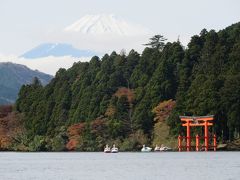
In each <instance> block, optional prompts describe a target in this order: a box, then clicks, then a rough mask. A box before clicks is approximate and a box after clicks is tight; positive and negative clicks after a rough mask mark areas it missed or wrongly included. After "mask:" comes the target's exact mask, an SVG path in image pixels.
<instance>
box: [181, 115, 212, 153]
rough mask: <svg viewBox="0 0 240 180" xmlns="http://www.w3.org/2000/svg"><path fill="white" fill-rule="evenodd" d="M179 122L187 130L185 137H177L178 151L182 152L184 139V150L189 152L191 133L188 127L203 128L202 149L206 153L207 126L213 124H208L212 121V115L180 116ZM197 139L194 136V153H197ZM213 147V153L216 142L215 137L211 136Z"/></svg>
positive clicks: (197, 137)
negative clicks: (184, 140)
mask: <svg viewBox="0 0 240 180" xmlns="http://www.w3.org/2000/svg"><path fill="white" fill-rule="evenodd" d="M180 119H181V121H182V122H183V123H184V124H182V126H185V127H186V128H187V136H186V137H182V136H180V135H179V136H178V150H179V151H182V148H183V146H182V139H184V138H186V150H187V151H190V150H191V132H190V127H191V126H204V142H205V143H204V147H205V151H208V149H209V134H208V126H212V125H213V123H212V122H209V121H212V120H213V115H211V116H180ZM199 139H200V137H199V136H198V135H196V151H199V150H200V149H199V147H200V144H199ZM213 144H214V145H213V146H211V147H213V148H214V151H216V147H217V141H216V135H215V134H214V136H213Z"/></svg>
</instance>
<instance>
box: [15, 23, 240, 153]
mask: <svg viewBox="0 0 240 180" xmlns="http://www.w3.org/2000/svg"><path fill="white" fill-rule="evenodd" d="M147 45H148V47H146V48H145V50H144V51H143V52H142V54H141V55H140V54H139V53H137V52H136V51H134V50H132V51H130V52H129V54H127V55H126V54H125V53H124V52H122V53H120V54H117V53H116V52H112V53H111V54H110V55H108V54H106V55H105V56H103V57H102V58H101V59H99V57H93V58H92V59H91V61H90V62H78V63H75V64H74V65H73V66H72V67H71V68H70V69H68V70H65V69H60V70H59V71H58V72H57V74H56V77H55V78H54V79H53V80H52V81H51V83H50V84H48V85H47V86H45V87H43V86H42V85H41V83H40V82H39V81H37V80H36V81H35V82H34V83H33V84H31V85H24V86H22V88H21V90H20V92H19V98H18V100H17V102H16V110H17V111H18V112H20V113H21V114H22V115H23V121H24V127H25V129H26V130H25V134H24V135H23V134H21V137H23V138H22V141H24V144H25V145H26V148H27V149H28V150H66V149H68V150H84V151H95V150H102V148H103V146H104V145H105V144H106V143H110V144H112V143H113V142H115V143H117V144H118V145H119V146H120V147H121V149H122V150H132V149H138V148H139V147H141V145H142V144H143V143H152V141H153V139H154V134H155V131H156V130H157V129H158V128H155V127H156V124H157V123H158V121H160V120H161V121H165V122H167V124H168V126H169V129H170V135H169V136H177V135H178V134H179V133H180V132H181V131H182V129H181V127H180V120H179V118H178V116H179V115H208V114H213V115H215V126H214V128H213V131H215V132H216V133H217V136H218V137H219V139H218V140H219V141H222V140H229V139H230V140H231V139H233V138H234V137H236V136H239V131H240V23H237V24H234V25H232V26H230V27H228V28H226V29H224V30H221V31H219V32H215V31H214V30H211V31H207V30H206V29H203V30H202V31H201V33H200V34H199V35H195V36H193V37H192V38H191V41H190V42H189V44H188V47H186V48H184V47H183V46H182V45H181V43H180V42H172V43H171V42H165V41H164V38H163V37H161V36H155V37H153V38H152V39H151V41H150V43H148V44H147ZM171 99H172V100H171ZM167 100H170V101H167ZM166 102H167V103H169V105H166ZM162 103H165V105H164V106H163V105H162ZM157 107H164V108H163V110H161V109H160V110H156V108H157ZM169 109H170V110H169ZM164 111H166V113H167V115H164V119H163V120H162V118H161V117H157V116H161V115H162V113H161V112H164ZM159 112H160V113H159ZM163 114H164V113H163ZM154 117H155V118H154ZM159 143H161V142H159Z"/></svg>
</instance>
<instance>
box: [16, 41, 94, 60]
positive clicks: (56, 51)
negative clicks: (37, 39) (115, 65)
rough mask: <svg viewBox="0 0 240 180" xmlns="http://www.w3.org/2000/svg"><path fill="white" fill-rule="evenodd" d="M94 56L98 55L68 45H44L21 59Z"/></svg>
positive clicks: (25, 54)
mask: <svg viewBox="0 0 240 180" xmlns="http://www.w3.org/2000/svg"><path fill="white" fill-rule="evenodd" d="M95 55H98V54H97V53H96V52H93V51H90V50H79V49H76V48H74V47H73V46H72V45H70V44H63V43H46V44H41V45H39V46H37V47H35V48H33V49H31V50H30V51H28V52H26V53H24V54H23V55H21V57H23V58H26V59H34V58H41V57H48V56H54V57H62V56H72V57H92V56H95Z"/></svg>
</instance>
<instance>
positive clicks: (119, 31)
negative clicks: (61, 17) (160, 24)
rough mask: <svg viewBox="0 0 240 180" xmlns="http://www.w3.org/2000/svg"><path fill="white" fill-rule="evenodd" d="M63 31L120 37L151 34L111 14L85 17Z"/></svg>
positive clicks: (143, 28) (145, 29)
mask: <svg viewBox="0 0 240 180" xmlns="http://www.w3.org/2000/svg"><path fill="white" fill-rule="evenodd" d="M64 31H65V32H79V33H82V34H91V35H104V34H106V35H109V34H112V35H120V36H136V35H147V34H150V33H151V31H150V30H148V29H147V28H145V27H142V26H140V25H136V24H133V23H130V22H127V21H125V20H123V19H122V18H119V17H117V16H115V15H113V14H110V15H108V14H100V15H86V16H84V17H82V18H81V19H79V20H78V21H76V22H75V23H73V24H71V25H70V26H67V27H66V28H65V29H64Z"/></svg>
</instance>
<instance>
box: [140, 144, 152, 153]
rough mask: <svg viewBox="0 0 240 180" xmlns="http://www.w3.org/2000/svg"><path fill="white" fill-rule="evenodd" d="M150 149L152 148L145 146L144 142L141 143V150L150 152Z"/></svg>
mask: <svg viewBox="0 0 240 180" xmlns="http://www.w3.org/2000/svg"><path fill="white" fill-rule="evenodd" d="M151 150H152V148H150V147H146V146H145V144H144V145H143V147H142V149H141V151H142V152H150V151H151Z"/></svg>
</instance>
